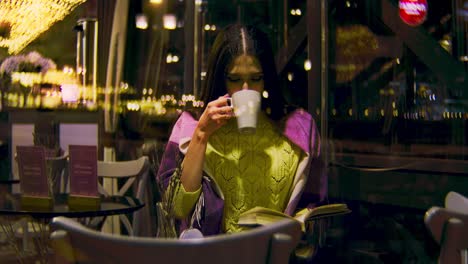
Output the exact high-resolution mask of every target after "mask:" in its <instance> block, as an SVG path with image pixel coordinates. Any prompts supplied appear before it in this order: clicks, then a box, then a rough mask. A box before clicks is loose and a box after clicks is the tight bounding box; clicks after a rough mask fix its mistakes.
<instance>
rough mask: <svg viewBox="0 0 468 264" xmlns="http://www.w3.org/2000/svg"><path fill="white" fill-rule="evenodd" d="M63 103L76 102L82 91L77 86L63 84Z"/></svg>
mask: <svg viewBox="0 0 468 264" xmlns="http://www.w3.org/2000/svg"><path fill="white" fill-rule="evenodd" d="M60 88H61V91H62V101H63V102H64V103H65V102H76V101H77V100H78V98H79V95H80V90H79V88H78V85H76V84H63V85H62V86H61V87H60Z"/></svg>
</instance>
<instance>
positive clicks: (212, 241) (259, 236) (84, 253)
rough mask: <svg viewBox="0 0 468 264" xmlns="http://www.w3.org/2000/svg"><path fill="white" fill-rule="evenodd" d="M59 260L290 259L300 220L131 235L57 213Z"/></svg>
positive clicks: (237, 261)
mask: <svg viewBox="0 0 468 264" xmlns="http://www.w3.org/2000/svg"><path fill="white" fill-rule="evenodd" d="M51 228H52V230H55V231H54V232H53V233H52V234H51V242H52V247H53V249H54V251H55V255H56V261H57V262H56V263H135V262H138V263H157V262H161V263H184V264H185V263H204V264H209V263H226V264H229V263H232V264H240V263H242V264H248V263H283V264H284V263H288V261H289V258H290V255H291V253H292V251H293V249H294V248H295V246H296V245H297V243H298V242H299V239H300V235H301V227H300V224H299V223H297V222H295V221H291V220H289V219H286V220H285V221H281V222H277V223H274V224H272V225H268V226H262V227H258V228H255V229H252V230H249V231H245V232H242V233H236V234H223V235H217V236H211V237H205V238H199V239H183V240H182V239H167V238H143V237H128V236H121V235H111V234H105V233H100V232H97V231H95V230H92V229H89V228H87V227H85V226H83V225H81V224H79V223H78V222H76V221H74V220H72V219H69V218H65V217H56V218H54V219H53V220H52V223H51Z"/></svg>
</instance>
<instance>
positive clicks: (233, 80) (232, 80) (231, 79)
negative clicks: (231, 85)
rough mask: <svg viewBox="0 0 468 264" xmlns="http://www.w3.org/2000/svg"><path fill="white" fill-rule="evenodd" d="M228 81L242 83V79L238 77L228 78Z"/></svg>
mask: <svg viewBox="0 0 468 264" xmlns="http://www.w3.org/2000/svg"><path fill="white" fill-rule="evenodd" d="M227 80H228V81H230V82H238V81H240V78H238V77H229V76H228V77H227Z"/></svg>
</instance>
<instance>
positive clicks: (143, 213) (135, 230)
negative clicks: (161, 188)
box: [97, 156, 156, 236]
mask: <svg viewBox="0 0 468 264" xmlns="http://www.w3.org/2000/svg"><path fill="white" fill-rule="evenodd" d="M97 170H98V172H97V174H98V178H108V179H113V181H114V182H115V184H117V182H118V180H119V179H122V180H125V183H124V184H123V185H122V186H121V187H120V188H118V190H117V192H116V193H109V192H108V191H106V190H105V189H104V188H103V186H102V185H101V183H99V184H98V188H99V192H100V193H102V194H104V195H118V196H124V195H126V194H127V192H128V191H129V190H130V188H131V187H133V195H134V196H135V197H136V198H138V199H139V200H140V201H141V202H144V203H145V206H144V207H143V208H142V209H140V210H138V211H136V212H134V213H133V221H132V223H131V224H130V222H129V221H128V218H127V217H126V216H124V215H121V216H120V220H121V221H122V223H123V224H124V226H125V228H126V229H127V232H128V233H129V234H130V235H135V236H154V235H155V233H156V227H155V221H156V220H155V219H156V218H155V209H154V206H155V205H154V201H153V200H154V199H153V195H152V189H151V186H150V185H149V184H148V183H149V182H151V181H150V179H149V177H150V176H149V170H150V164H149V161H148V157H146V156H142V157H140V158H139V159H136V160H131V161H113V162H107V161H98V167H97Z"/></svg>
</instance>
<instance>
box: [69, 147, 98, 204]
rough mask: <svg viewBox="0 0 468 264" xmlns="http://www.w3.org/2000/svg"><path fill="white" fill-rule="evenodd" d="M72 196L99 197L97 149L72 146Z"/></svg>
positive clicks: (70, 158) (70, 155)
mask: <svg viewBox="0 0 468 264" xmlns="http://www.w3.org/2000/svg"><path fill="white" fill-rule="evenodd" d="M68 152H69V161H70V162H69V172H70V195H76V196H90V197H98V196H99V194H98V179H97V147H96V146H85V145H70V146H69V147H68Z"/></svg>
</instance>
